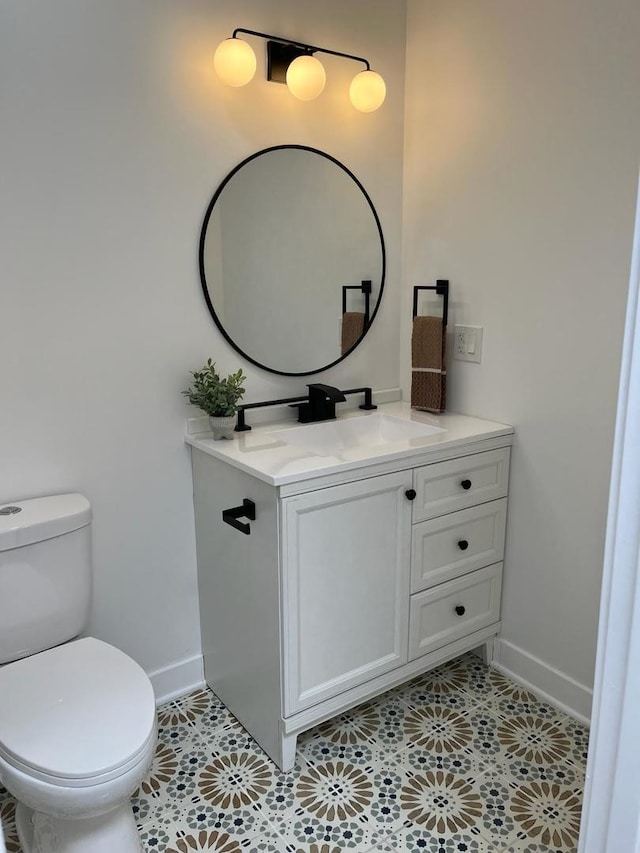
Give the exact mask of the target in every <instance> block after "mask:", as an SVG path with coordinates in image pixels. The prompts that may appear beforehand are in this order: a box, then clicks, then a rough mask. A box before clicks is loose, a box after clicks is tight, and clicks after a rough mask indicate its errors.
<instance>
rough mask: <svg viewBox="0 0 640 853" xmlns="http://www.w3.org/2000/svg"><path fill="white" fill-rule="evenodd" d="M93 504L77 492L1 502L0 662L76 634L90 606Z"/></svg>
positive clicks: (62, 640)
mask: <svg viewBox="0 0 640 853" xmlns="http://www.w3.org/2000/svg"><path fill="white" fill-rule="evenodd" d="M90 525H91V507H90V505H89V501H88V500H87V499H86V498H85V497H83V495H79V494H68V495H52V496H48V497H42V498H32V499H30V500H25V501H18V502H16V503H15V504H7V505H5V506H0V664H3V663H8V662H9V661H14V660H18V659H19V658H23V657H27V655H32V654H35V653H36V652H40V651H42V650H43V649H49V648H51V647H52V646H57V645H59V644H60V643H64V642H66V640H70V639H72V638H73V637H76V636H77V635H78V634H80V632H81V631H82V629H83V628H84V627H85V626H86V624H87V622H88V620H89V613H90V609H91V527H90Z"/></svg>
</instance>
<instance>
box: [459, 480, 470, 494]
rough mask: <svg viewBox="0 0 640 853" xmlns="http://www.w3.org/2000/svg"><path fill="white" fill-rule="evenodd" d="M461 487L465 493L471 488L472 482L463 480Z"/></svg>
mask: <svg viewBox="0 0 640 853" xmlns="http://www.w3.org/2000/svg"><path fill="white" fill-rule="evenodd" d="M460 485H461V486H462V488H463V489H464V490H465V492H466V491H467V490H468V489H470V488H471V480H461V481H460Z"/></svg>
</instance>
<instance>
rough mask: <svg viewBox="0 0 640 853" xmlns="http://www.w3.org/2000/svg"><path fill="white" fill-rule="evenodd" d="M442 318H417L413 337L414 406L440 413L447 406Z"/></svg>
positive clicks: (412, 394) (412, 397)
mask: <svg viewBox="0 0 640 853" xmlns="http://www.w3.org/2000/svg"><path fill="white" fill-rule="evenodd" d="M445 343H446V337H445V331H444V328H443V326H442V317H415V318H414V321H413V334H412V336H411V366H412V371H411V406H412V408H414V409H424V410H425V411H427V412H435V413H436V414H439V413H440V412H444V410H445V406H446V383H447V371H446V365H445Z"/></svg>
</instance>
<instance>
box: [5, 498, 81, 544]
mask: <svg viewBox="0 0 640 853" xmlns="http://www.w3.org/2000/svg"><path fill="white" fill-rule="evenodd" d="M8 507H15V508H16V509H17V510H18V511H15V510H14V511H12V512H7V511H6V510H7V508H8ZM90 523H91V506H90V504H89V501H88V500H87V499H86V498H85V497H84V495H80V494H77V493H75V494H67V495H47V496H46V497H42V498H30V499H29V500H25V501H17V502H16V503H10V504H3V505H1V506H0V551H8V550H9V549H10V548H21V547H22V546H23V545H31V544H33V543H34V542H43V541H44V540H45V539H53V538H54V536H62V534H63V533H71V531H73V530H78V529H79V528H80V527H86V525H87V524H90Z"/></svg>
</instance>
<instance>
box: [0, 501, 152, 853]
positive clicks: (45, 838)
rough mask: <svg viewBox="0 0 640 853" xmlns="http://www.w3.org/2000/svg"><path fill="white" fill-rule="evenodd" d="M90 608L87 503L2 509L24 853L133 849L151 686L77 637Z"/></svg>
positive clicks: (10, 764)
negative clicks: (134, 807) (134, 798)
mask: <svg viewBox="0 0 640 853" xmlns="http://www.w3.org/2000/svg"><path fill="white" fill-rule="evenodd" d="M90 607H91V507H90V506H89V502H88V501H87V499H86V498H85V497H83V496H82V495H79V494H66V495H54V496H49V497H42V498H34V499H31V500H25V501H21V502H19V503H17V504H15V505H12V506H5V507H0V782H1V783H2V784H3V785H4V786H5V788H7V790H8V791H9V792H10V793H11V794H13V796H14V797H15V798H16V799H17V800H18V807H17V809H16V825H17V829H18V835H19V838H20V843H21V845H22V848H23V851H24V853H134V851H135V853H138V851H140V850H141V847H140V842H139V838H138V832H137V830H136V825H135V820H134V817H133V812H132V810H131V806H130V804H129V798H130V797H131V795H132V793H133V792H134V791H135V790H136V788H137V787H138V785H139V784H140V782H141V781H142V779H143V778H144V777H145V775H146V774H147V772H148V770H149V767H150V765H151V762H152V760H153V755H154V750H155V744H156V737H157V731H156V712H155V700H154V694H153V688H152V686H151V682H150V681H149V679H148V677H147V675H146V673H145V672H144V670H143V669H142V668H141V667H140V666H138V664H137V663H135V661H133V660H132V659H131V658H129V657H128V656H127V655H125V654H124V653H123V652H121V651H120V650H119V649H116V648H114V647H113V646H111V645H109V644H107V643H104V642H102V641H101V640H97V639H94V638H93V637H82V638H80V639H78V637H79V635H80V634H81V632H82V631H83V629H84V628H85V626H86V624H87V621H88V618H89V612H90Z"/></svg>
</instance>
